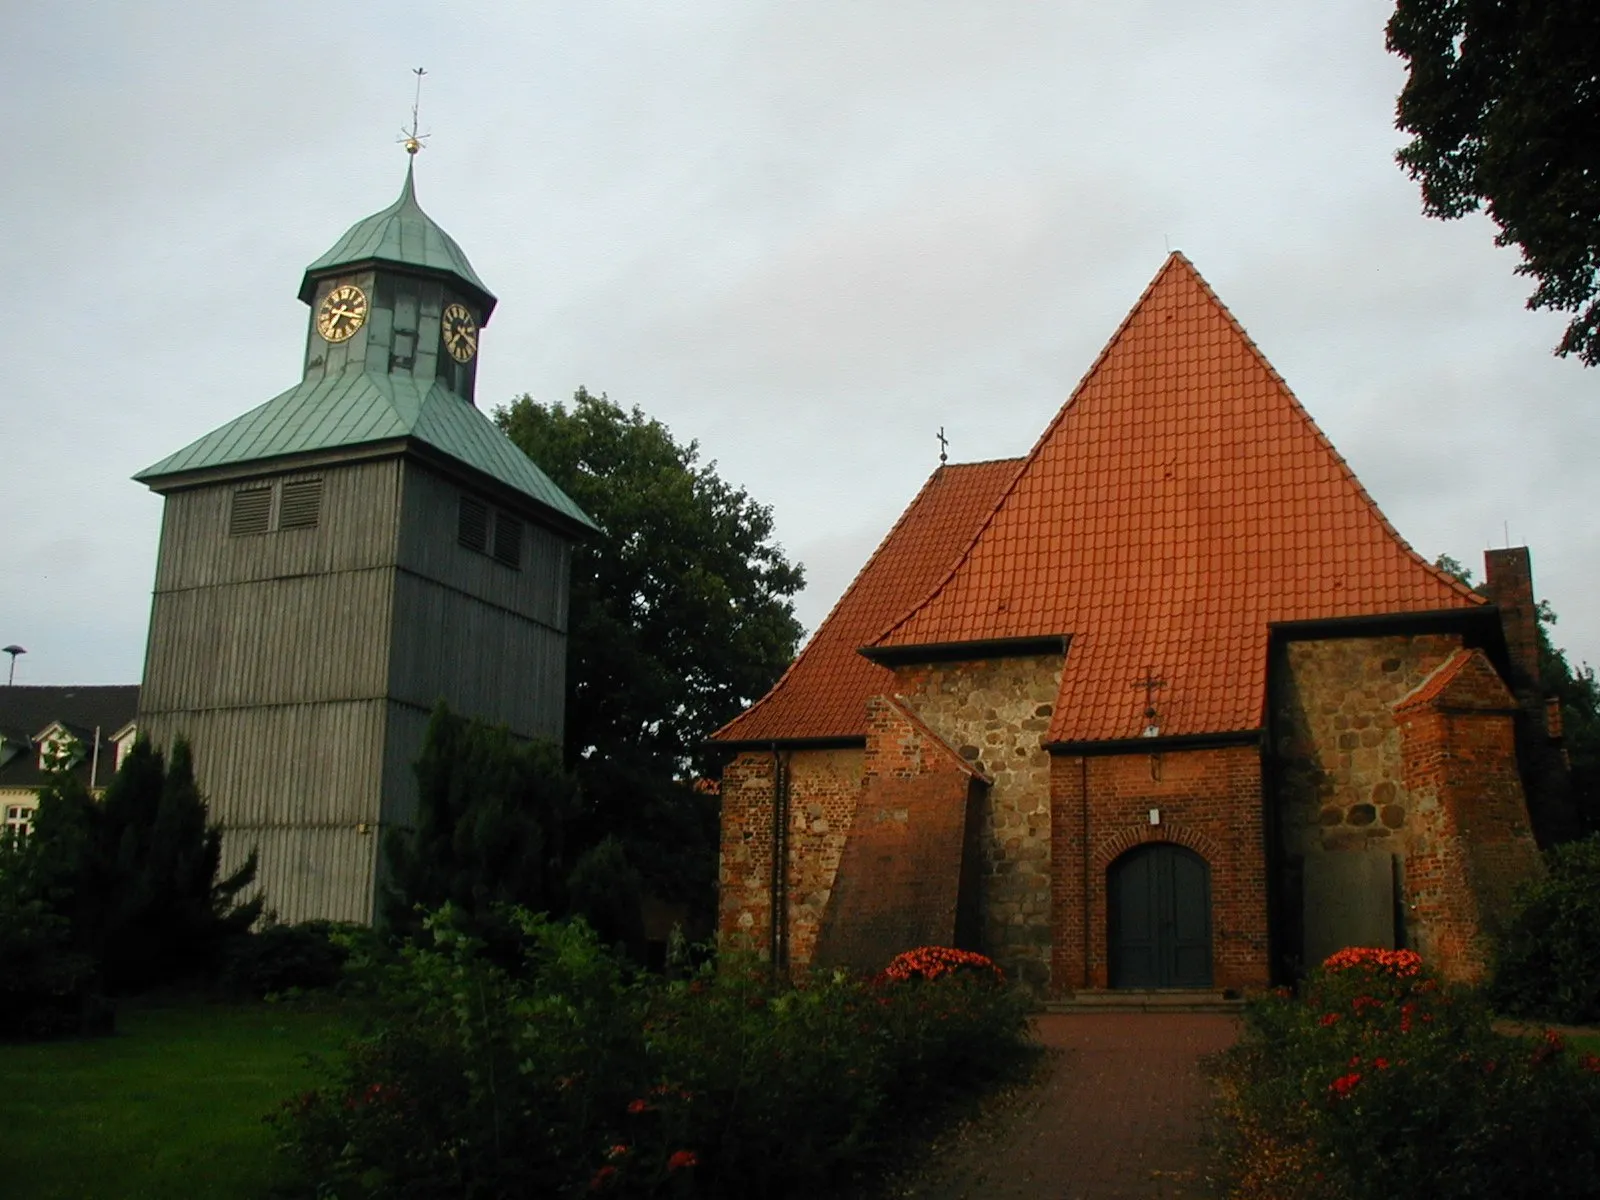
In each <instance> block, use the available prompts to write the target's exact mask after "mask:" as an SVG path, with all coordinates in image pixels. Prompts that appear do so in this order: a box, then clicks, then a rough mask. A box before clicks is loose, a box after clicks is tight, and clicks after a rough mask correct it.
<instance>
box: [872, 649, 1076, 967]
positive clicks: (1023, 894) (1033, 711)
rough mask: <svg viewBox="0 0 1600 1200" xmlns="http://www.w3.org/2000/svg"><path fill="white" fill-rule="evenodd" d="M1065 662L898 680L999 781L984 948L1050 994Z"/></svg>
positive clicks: (951, 665) (974, 663) (1010, 662)
mask: <svg viewBox="0 0 1600 1200" xmlns="http://www.w3.org/2000/svg"><path fill="white" fill-rule="evenodd" d="M1062 661H1063V660H1062V657H1061V656H1060V655H1032V656H1027V657H1016V658H991V659H979V660H969V661H960V662H941V663H926V664H918V665H916V666H908V667H901V668H899V669H898V670H896V672H895V690H896V692H897V694H898V696H899V698H900V699H901V700H902V701H903V702H904V703H905V704H906V705H907V707H909V708H910V709H911V710H912V711H913V712H915V713H916V715H917V716H918V717H919V718H920V719H921V720H922V721H923V722H925V723H926V724H927V725H928V727H929V728H931V729H932V730H933V731H934V732H935V733H937V734H938V735H939V736H940V737H941V738H942V739H944V741H945V742H946V743H947V744H948V745H950V746H951V747H953V748H954V749H955V750H956V752H957V753H959V754H960V755H961V757H962V758H964V759H966V760H967V761H968V762H971V763H974V764H975V765H976V766H977V767H978V768H979V769H980V770H981V771H982V772H983V774H984V775H985V776H987V777H988V778H989V780H990V781H991V783H990V786H989V791H988V803H987V805H986V814H985V827H984V831H983V836H982V838H981V839H980V840H981V846H982V850H981V857H982V861H981V872H982V876H983V879H982V884H981V887H982V892H983V897H984V899H983V932H982V939H981V940H982V942H983V948H984V950H985V952H986V953H988V954H990V955H992V956H993V957H994V959H995V960H996V961H997V962H999V963H1000V964H1001V965H1002V966H1003V967H1004V968H1005V969H1006V971H1007V972H1009V973H1010V974H1012V975H1013V976H1015V977H1016V978H1019V979H1021V980H1023V981H1025V982H1026V983H1028V984H1029V985H1030V986H1033V987H1036V988H1039V989H1044V988H1046V987H1047V986H1048V985H1049V980H1050V962H1051V952H1050V944H1051V926H1050V920H1051V905H1050V895H1051V892H1050V755H1049V753H1048V752H1047V751H1046V750H1045V749H1044V738H1045V734H1046V732H1047V731H1048V729H1049V728H1050V715H1051V712H1052V711H1053V705H1054V703H1055V699H1056V693H1057V691H1058V690H1059V688H1060V684H1061V666H1062Z"/></svg>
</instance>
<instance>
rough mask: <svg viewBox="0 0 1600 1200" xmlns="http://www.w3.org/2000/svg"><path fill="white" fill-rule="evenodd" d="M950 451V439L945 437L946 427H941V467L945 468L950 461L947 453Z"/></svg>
mask: <svg viewBox="0 0 1600 1200" xmlns="http://www.w3.org/2000/svg"><path fill="white" fill-rule="evenodd" d="M949 449H950V439H949V438H947V437H945V435H944V426H943V425H941V426H939V465H940V466H943V465H944V464H945V462H947V461H948V460H949V457H950V456H949V455H948V454H947V453H946V451H948V450H949Z"/></svg>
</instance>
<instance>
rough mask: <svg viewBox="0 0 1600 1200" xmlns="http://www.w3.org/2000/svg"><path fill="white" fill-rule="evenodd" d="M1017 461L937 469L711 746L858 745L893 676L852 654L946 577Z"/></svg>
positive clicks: (1015, 469)
mask: <svg viewBox="0 0 1600 1200" xmlns="http://www.w3.org/2000/svg"><path fill="white" fill-rule="evenodd" d="M1021 465H1022V460H1021V459H1017V458H1007V459H1000V460H997V461H994V462H983V463H962V464H953V465H950V466H943V467H940V468H939V469H938V470H937V471H935V472H934V473H933V474H932V475H931V476H930V477H929V479H928V482H927V483H925V484H924V485H923V487H922V491H920V492H919V493H917V498H916V499H915V500H913V501H912V502H911V506H910V507H909V508H907V509H906V511H905V512H904V513H903V514H901V517H900V520H899V521H897V522H896V523H895V525H894V528H892V529H891V530H889V532H888V534H887V536H885V537H884V539H883V542H882V543H881V544H880V545H879V546H878V549H877V550H876V551H875V552H874V553H873V555H872V557H871V558H870V559H868V560H867V565H866V566H864V567H862V568H861V570H860V572H859V573H858V574H857V575H856V577H855V580H854V582H852V583H851V584H850V587H849V588H848V589H847V590H846V591H845V593H844V595H843V596H841V597H840V598H839V602H838V603H837V604H835V605H834V606H833V611H832V612H831V613H829V614H828V619H827V620H826V621H824V622H823V623H822V625H821V626H820V627H819V628H818V629H817V632H816V634H815V635H814V636H813V637H812V638H811V641H810V642H809V643H808V644H807V645H806V647H805V649H804V650H802V651H801V652H800V656H799V657H798V658H796V659H795V661H794V663H793V664H792V665H791V666H790V667H789V670H788V671H787V672H785V673H784V676H783V678H782V679H780V680H778V682H777V683H776V684H775V685H774V686H773V688H772V690H771V691H770V692H768V693H767V694H766V695H765V696H763V697H762V698H761V699H760V700H758V701H757V702H756V703H755V704H754V705H752V706H751V707H750V708H748V709H746V710H745V711H744V712H743V713H741V714H740V715H739V716H737V717H735V718H734V719H733V720H732V721H730V722H728V724H727V725H725V726H723V727H722V728H721V729H720V730H718V731H717V732H716V733H715V734H714V735H713V737H714V738H715V739H716V740H718V741H735V742H748V741H770V740H773V739H778V740H786V739H791V738H836V737H862V736H864V735H865V734H866V722H867V709H866V704H867V697H869V696H874V695H878V694H881V693H887V692H890V691H892V690H893V687H894V675H893V674H892V673H891V672H890V671H889V670H887V669H886V668H884V667H880V666H877V665H875V664H873V663H870V662H868V661H867V660H866V659H864V658H862V657H861V655H860V654H858V653H857V650H858V649H859V648H860V647H861V646H863V645H865V644H866V643H867V642H870V641H871V640H872V639H873V638H874V637H876V636H877V635H878V634H879V633H881V632H882V631H883V628H884V626H886V625H887V624H889V622H890V621H893V620H894V619H895V618H896V617H898V616H899V615H900V614H901V613H903V612H905V611H906V609H907V608H909V607H910V606H911V605H913V604H915V603H916V602H917V601H918V600H920V599H921V598H922V597H924V596H926V595H927V594H928V591H929V589H931V588H932V587H933V586H934V584H936V583H938V582H939V580H940V579H942V578H944V576H945V575H946V574H947V573H948V572H949V569H950V567H951V565H952V564H953V563H954V562H955V561H956V558H957V556H958V555H959V554H960V553H961V552H962V550H963V549H965V548H966V546H967V545H968V544H969V543H970V542H971V541H972V535H973V534H974V533H976V532H977V530H978V526H979V525H980V524H981V523H982V521H983V519H984V518H985V517H986V516H988V515H989V512H990V511H991V510H992V509H993V508H994V503H995V501H996V500H997V499H998V498H999V496H1000V494H1001V493H1002V492H1003V491H1004V490H1005V487H1006V484H1008V483H1010V482H1011V478H1012V476H1014V475H1015V474H1016V473H1017V468H1018V467H1019V466H1021Z"/></svg>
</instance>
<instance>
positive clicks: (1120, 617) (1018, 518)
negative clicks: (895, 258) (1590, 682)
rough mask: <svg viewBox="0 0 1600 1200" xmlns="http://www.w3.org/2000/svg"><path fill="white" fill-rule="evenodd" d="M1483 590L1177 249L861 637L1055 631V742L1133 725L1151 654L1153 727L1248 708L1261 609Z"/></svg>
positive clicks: (1359, 605) (1473, 598)
mask: <svg viewBox="0 0 1600 1200" xmlns="http://www.w3.org/2000/svg"><path fill="white" fill-rule="evenodd" d="M926 497H927V493H926V491H925V493H924V497H919V500H918V506H920V505H921V504H922V503H923V501H924V499H925V498H926ZM907 516H908V517H909V516H910V514H909V513H908V514H907ZM893 541H894V535H891V538H890V539H889V542H886V543H885V548H886V549H887V548H888V546H889V544H890V542H893ZM880 553H882V551H880ZM870 569H871V568H870V565H869V571H870ZM863 574H864V576H865V575H866V574H867V573H866V572H864V573H863ZM1483 602H1484V601H1483V600H1482V598H1481V597H1479V596H1477V595H1475V594H1474V593H1473V592H1472V591H1471V590H1470V589H1468V588H1467V587H1465V586H1464V585H1462V584H1460V583H1459V582H1458V581H1456V580H1455V579H1453V578H1451V577H1450V576H1448V575H1446V574H1444V573H1443V572H1441V571H1438V570H1436V569H1435V568H1434V567H1432V566H1430V565H1429V564H1428V563H1427V562H1425V561H1424V560H1423V559H1422V558H1421V557H1420V556H1418V555H1417V554H1416V552H1415V551H1413V550H1412V549H1411V548H1410V546H1408V545H1407V544H1406V543H1405V541H1404V540H1403V539H1402V538H1401V537H1400V535H1399V534H1398V533H1396V532H1395V530H1394V529H1393V527H1391V526H1390V525H1389V523H1388V521H1387V520H1385V519H1384V516H1383V514H1382V513H1381V512H1379V511H1378V508H1377V505H1375V504H1374V503H1373V502H1372V499H1371V497H1369V496H1368V495H1367V493H1366V491H1365V489H1363V488H1362V486H1361V484H1360V483H1359V482H1358V481H1357V480H1356V477H1355V475H1354V474H1353V473H1352V472H1351V470H1350V468H1349V467H1348V466H1347V465H1346V464H1345V462H1344V460H1343V459H1342V458H1340V457H1339V454H1338V452H1337V451H1335V450H1334V448H1333V446H1332V445H1331V444H1329V442H1328V440H1327V438H1325V437H1324V436H1323V435H1322V432H1321V431H1320V430H1319V429H1318V428H1317V427H1316V425H1315V424H1314V423H1313V422H1312V420H1311V418H1310V416H1309V415H1308V414H1307V413H1306V411H1305V410H1304V409H1303V408H1301V407H1300V404H1299V402H1298V401H1297V400H1296V399H1295V398H1294V396H1293V394H1292V393H1291V392H1290V391H1289V388H1288V386H1287V385H1286V384H1285V383H1284V382H1283V380H1282V379H1281V378H1280V377H1279V376H1278V374H1277V372H1276V371H1274V370H1273V369H1272V367H1271V366H1270V365H1269V364H1268V363H1267V361H1266V359H1265V358H1263V357H1262V355H1261V353H1260V351H1259V350H1257V349H1256V347H1255V345H1254V343H1252V342H1251V340H1250V338H1249V336H1248V335H1247V334H1246V333H1245V332H1244V330H1243V329H1242V328H1240V326H1239V324H1238V322H1237V321H1235V320H1234V319H1233V316H1232V314H1230V313H1229V312H1228V310H1227V309H1226V308H1225V307H1224V306H1223V304H1222V302H1221V301H1219V300H1218V299H1217V297H1216V296H1215V295H1214V294H1213V293H1212V291H1211V289H1210V288H1209V287H1208V286H1207V285H1206V283H1205V281H1204V280H1203V279H1201V278H1200V276H1199V274H1198V273H1197V272H1196V271H1195V269H1194V267H1193V266H1192V265H1191V264H1190V263H1189V261H1188V259H1186V258H1184V257H1183V256H1182V255H1181V254H1173V255H1172V256H1171V257H1170V258H1168V259H1167V261H1166V263H1165V264H1164V265H1163V266H1162V268H1161V270H1160V272H1158V273H1157V275H1156V277H1155V279H1154V280H1153V281H1152V282H1151V284H1150V286H1149V287H1148V288H1147V289H1146V290H1145V293H1144V295H1143V296H1142V297H1141V298H1140V299H1139V302H1138V303H1137V304H1136V305H1135V306H1134V308H1133V311H1132V312H1131V313H1129V314H1128V317H1127V319H1126V320H1125V321H1124V322H1123V323H1122V326H1121V327H1120V328H1119V329H1118V330H1117V332H1116V334H1115V335H1113V337H1112V339H1111V341H1110V343H1109V344H1108V345H1107V346H1106V348H1105V350H1103V351H1102V352H1101V354H1100V357H1099V359H1098V360H1096V362H1095V364H1094V365H1093V366H1092V367H1091V368H1090V370H1089V373H1088V374H1087V375H1086V376H1085V377H1084V379H1083V381H1082V382H1081V383H1080V384H1079V385H1078V388H1077V390H1076V391H1075V392H1074V393H1073V394H1072V397H1071V398H1070V399H1069V400H1068V401H1067V403H1066V405H1065V407H1063V408H1062V410H1061V412H1060V413H1059V414H1057V416H1056V418H1055V420H1054V421H1053V422H1051V424H1050V426H1049V428H1048V429H1046V430H1045V432H1044V435H1043V436H1042V437H1041V438H1040V439H1039V442H1038V443H1037V444H1036V445H1035V446H1034V448H1033V451H1032V452H1031V453H1030V454H1029V456H1028V458H1027V459H1026V460H1025V463H1024V465H1023V467H1022V469H1021V470H1020V471H1019V472H1017V473H1016V475H1015V478H1014V479H1013V480H1011V482H1010V486H1009V487H1008V488H1007V489H1006V491H1005V493H1004V494H1003V495H1002V496H1001V497H1000V498H999V501H998V503H996V504H995V506H994V508H993V511H992V513H990V514H989V516H988V519H987V520H986V521H984V523H983V525H982V527H981V528H980V529H979V530H978V531H977V532H976V533H975V534H974V536H973V537H972V540H971V543H970V545H969V546H968V547H967V549H966V552H965V553H964V554H963V555H962V557H961V559H960V560H959V562H957V563H956V564H955V565H954V566H953V567H952V568H951V569H950V570H949V571H947V572H945V573H944V576H943V578H942V579H941V580H939V581H938V583H937V585H936V586H934V587H933V588H932V589H931V590H930V592H929V593H928V594H927V595H926V596H925V597H924V598H923V599H922V600H921V601H920V602H919V603H916V604H915V605H914V607H911V608H910V609H909V611H907V612H905V613H904V614H903V615H901V616H900V618H899V619H898V620H895V621H894V622H893V623H892V624H890V625H887V627H886V631H880V633H881V636H879V637H877V638H876V639H874V640H873V644H875V645H876V646H878V647H884V648H886V647H915V646H926V645H937V644H943V643H950V642H966V641H981V640H988V639H999V638H1017V637H1042V636H1049V635H1063V634H1069V635H1071V639H1072V640H1071V645H1070V647H1069V650H1068V654H1067V661H1066V665H1065V668H1064V670H1063V673H1062V679H1061V692H1060V697H1059V700H1058V703H1057V705H1056V712H1055V717H1054V718H1053V721H1052V725H1051V729H1050V733H1049V737H1050V738H1051V739H1052V740H1073V741H1076V740H1100V739H1115V738H1129V737H1135V736H1137V735H1138V734H1139V733H1140V732H1141V730H1142V729H1143V728H1144V725H1145V719H1144V716H1143V710H1144V707H1145V693H1144V691H1143V689H1142V688H1139V687H1137V686H1136V682H1137V681H1138V680H1139V679H1141V678H1142V677H1143V676H1144V673H1145V671H1146V669H1147V668H1150V669H1153V670H1154V671H1155V672H1156V673H1157V675H1158V676H1160V677H1161V678H1162V679H1164V680H1165V681H1166V686H1165V687H1164V688H1163V689H1161V690H1160V691H1159V692H1157V693H1156V705H1157V708H1158V710H1159V712H1160V720H1159V724H1160V728H1161V732H1162V733H1163V734H1172V735H1176V734H1193V733H1218V732H1229V731H1236V730H1247V729H1255V728H1258V727H1259V726H1260V725H1261V722H1262V713H1263V705H1264V699H1265V689H1266V674H1267V671H1266V654H1267V634H1268V625H1269V624H1270V623H1272V622H1278V621H1294V620H1312V619H1324V618H1337V617H1351V616H1367V615H1383V614H1392V613H1411V612H1429V611H1437V610H1442V609H1452V608H1455V609H1461V608H1469V607H1472V606H1474V605H1478V604H1482V603H1483ZM844 607H845V604H844V602H841V605H840V609H841V610H842V609H843V608H844ZM820 637H821V635H820V634H819V640H820ZM797 666H798V664H797ZM851 702H852V703H856V701H855V700H854V697H853V696H852V698H851Z"/></svg>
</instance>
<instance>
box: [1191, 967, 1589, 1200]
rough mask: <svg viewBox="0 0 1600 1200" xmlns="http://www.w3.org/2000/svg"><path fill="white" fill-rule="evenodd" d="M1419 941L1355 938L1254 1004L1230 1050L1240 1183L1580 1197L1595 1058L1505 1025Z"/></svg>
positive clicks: (1230, 1137) (1317, 1198) (1226, 1113)
mask: <svg viewBox="0 0 1600 1200" xmlns="http://www.w3.org/2000/svg"><path fill="white" fill-rule="evenodd" d="M1490 1022H1491V1013H1490V1011H1489V1009H1488V1008H1487V1006H1486V1005H1484V1004H1483V1003H1482V1002H1481V1000H1479V999H1478V998H1477V997H1476V996H1474V995H1473V994H1472V993H1469V992H1466V991H1463V990H1459V989H1455V988H1451V987H1448V986H1446V985H1444V984H1442V983H1441V982H1440V981H1439V980H1438V979H1437V978H1435V977H1434V976H1433V975H1432V974H1431V973H1430V972H1428V971H1427V970H1425V969H1424V967H1423V965H1422V963H1421V961H1420V959H1419V958H1418V957H1417V955H1415V954H1414V953H1412V952H1410V951H1404V950H1401V951H1385V950H1345V951H1341V952H1340V953H1338V954H1336V955H1334V956H1333V957H1331V958H1330V959H1328V961H1327V962H1326V963H1324V964H1323V967H1322V969H1321V970H1319V971H1317V972H1315V973H1314V974H1313V975H1312V976H1311V978H1310V979H1309V980H1308V981H1307V984H1306V987H1305V989H1304V992H1303V995H1302V997H1301V998H1300V999H1298V1000H1296V999H1293V998H1291V997H1289V996H1288V995H1286V994H1281V993H1280V994H1276V995H1273V996H1270V997H1266V998H1263V999H1261V1000H1258V1001H1255V1002H1253V1003H1252V1004H1251V1006H1250V1007H1249V1008H1248V1009H1247V1011H1246V1023H1245V1033H1244V1036H1243V1037H1242V1039H1241V1040H1240V1042H1239V1044H1238V1045H1237V1046H1236V1047H1235V1048H1234V1049H1232V1050H1230V1051H1228V1052H1227V1053H1226V1054H1225V1055H1224V1056H1223V1057H1222V1059H1221V1062H1220V1066H1219V1071H1218V1082H1219V1094H1220V1096H1221V1111H1222V1115H1223V1117H1224V1118H1225V1130H1224V1136H1223V1137H1222V1139H1221V1142H1220V1145H1221V1148H1222V1152H1223V1158H1224V1162H1223V1164H1222V1165H1223V1174H1224V1175H1225V1176H1226V1177H1228V1178H1229V1180H1230V1182H1231V1184H1232V1192H1231V1194H1233V1195H1235V1196H1240V1197H1252V1198H1266V1197H1278V1196H1282V1197H1289V1196H1293V1197H1297V1198H1299V1197H1305V1198H1307V1200H1391V1198H1392V1197H1395V1196H1428V1197H1438V1198H1440V1200H1451V1198H1456V1197H1461V1198H1466V1197H1480V1196H1482V1197H1488V1196H1494V1197H1523V1196H1526V1197H1530V1198H1531V1197H1536V1196H1537V1197H1542V1198H1550V1197H1569V1196H1570V1197H1579V1196H1589V1195H1592V1194H1593V1190H1594V1183H1593V1181H1594V1178H1595V1171H1596V1168H1597V1167H1600V1160H1597V1151H1600V1060H1595V1059H1594V1058H1593V1057H1592V1056H1591V1057H1585V1058H1584V1059H1582V1060H1579V1059H1577V1058H1576V1057H1575V1056H1573V1055H1572V1054H1570V1053H1568V1052H1567V1051H1566V1049H1565V1047H1564V1046H1563V1044H1562V1043H1561V1040H1560V1038H1559V1037H1557V1036H1556V1035H1555V1034H1553V1033H1551V1034H1547V1035H1546V1036H1545V1037H1544V1038H1543V1039H1539V1040H1530V1039H1524V1038H1515V1037H1509V1036H1503V1035H1500V1034H1497V1033H1495V1032H1494V1031H1493V1029H1492V1028H1491V1024H1490Z"/></svg>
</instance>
